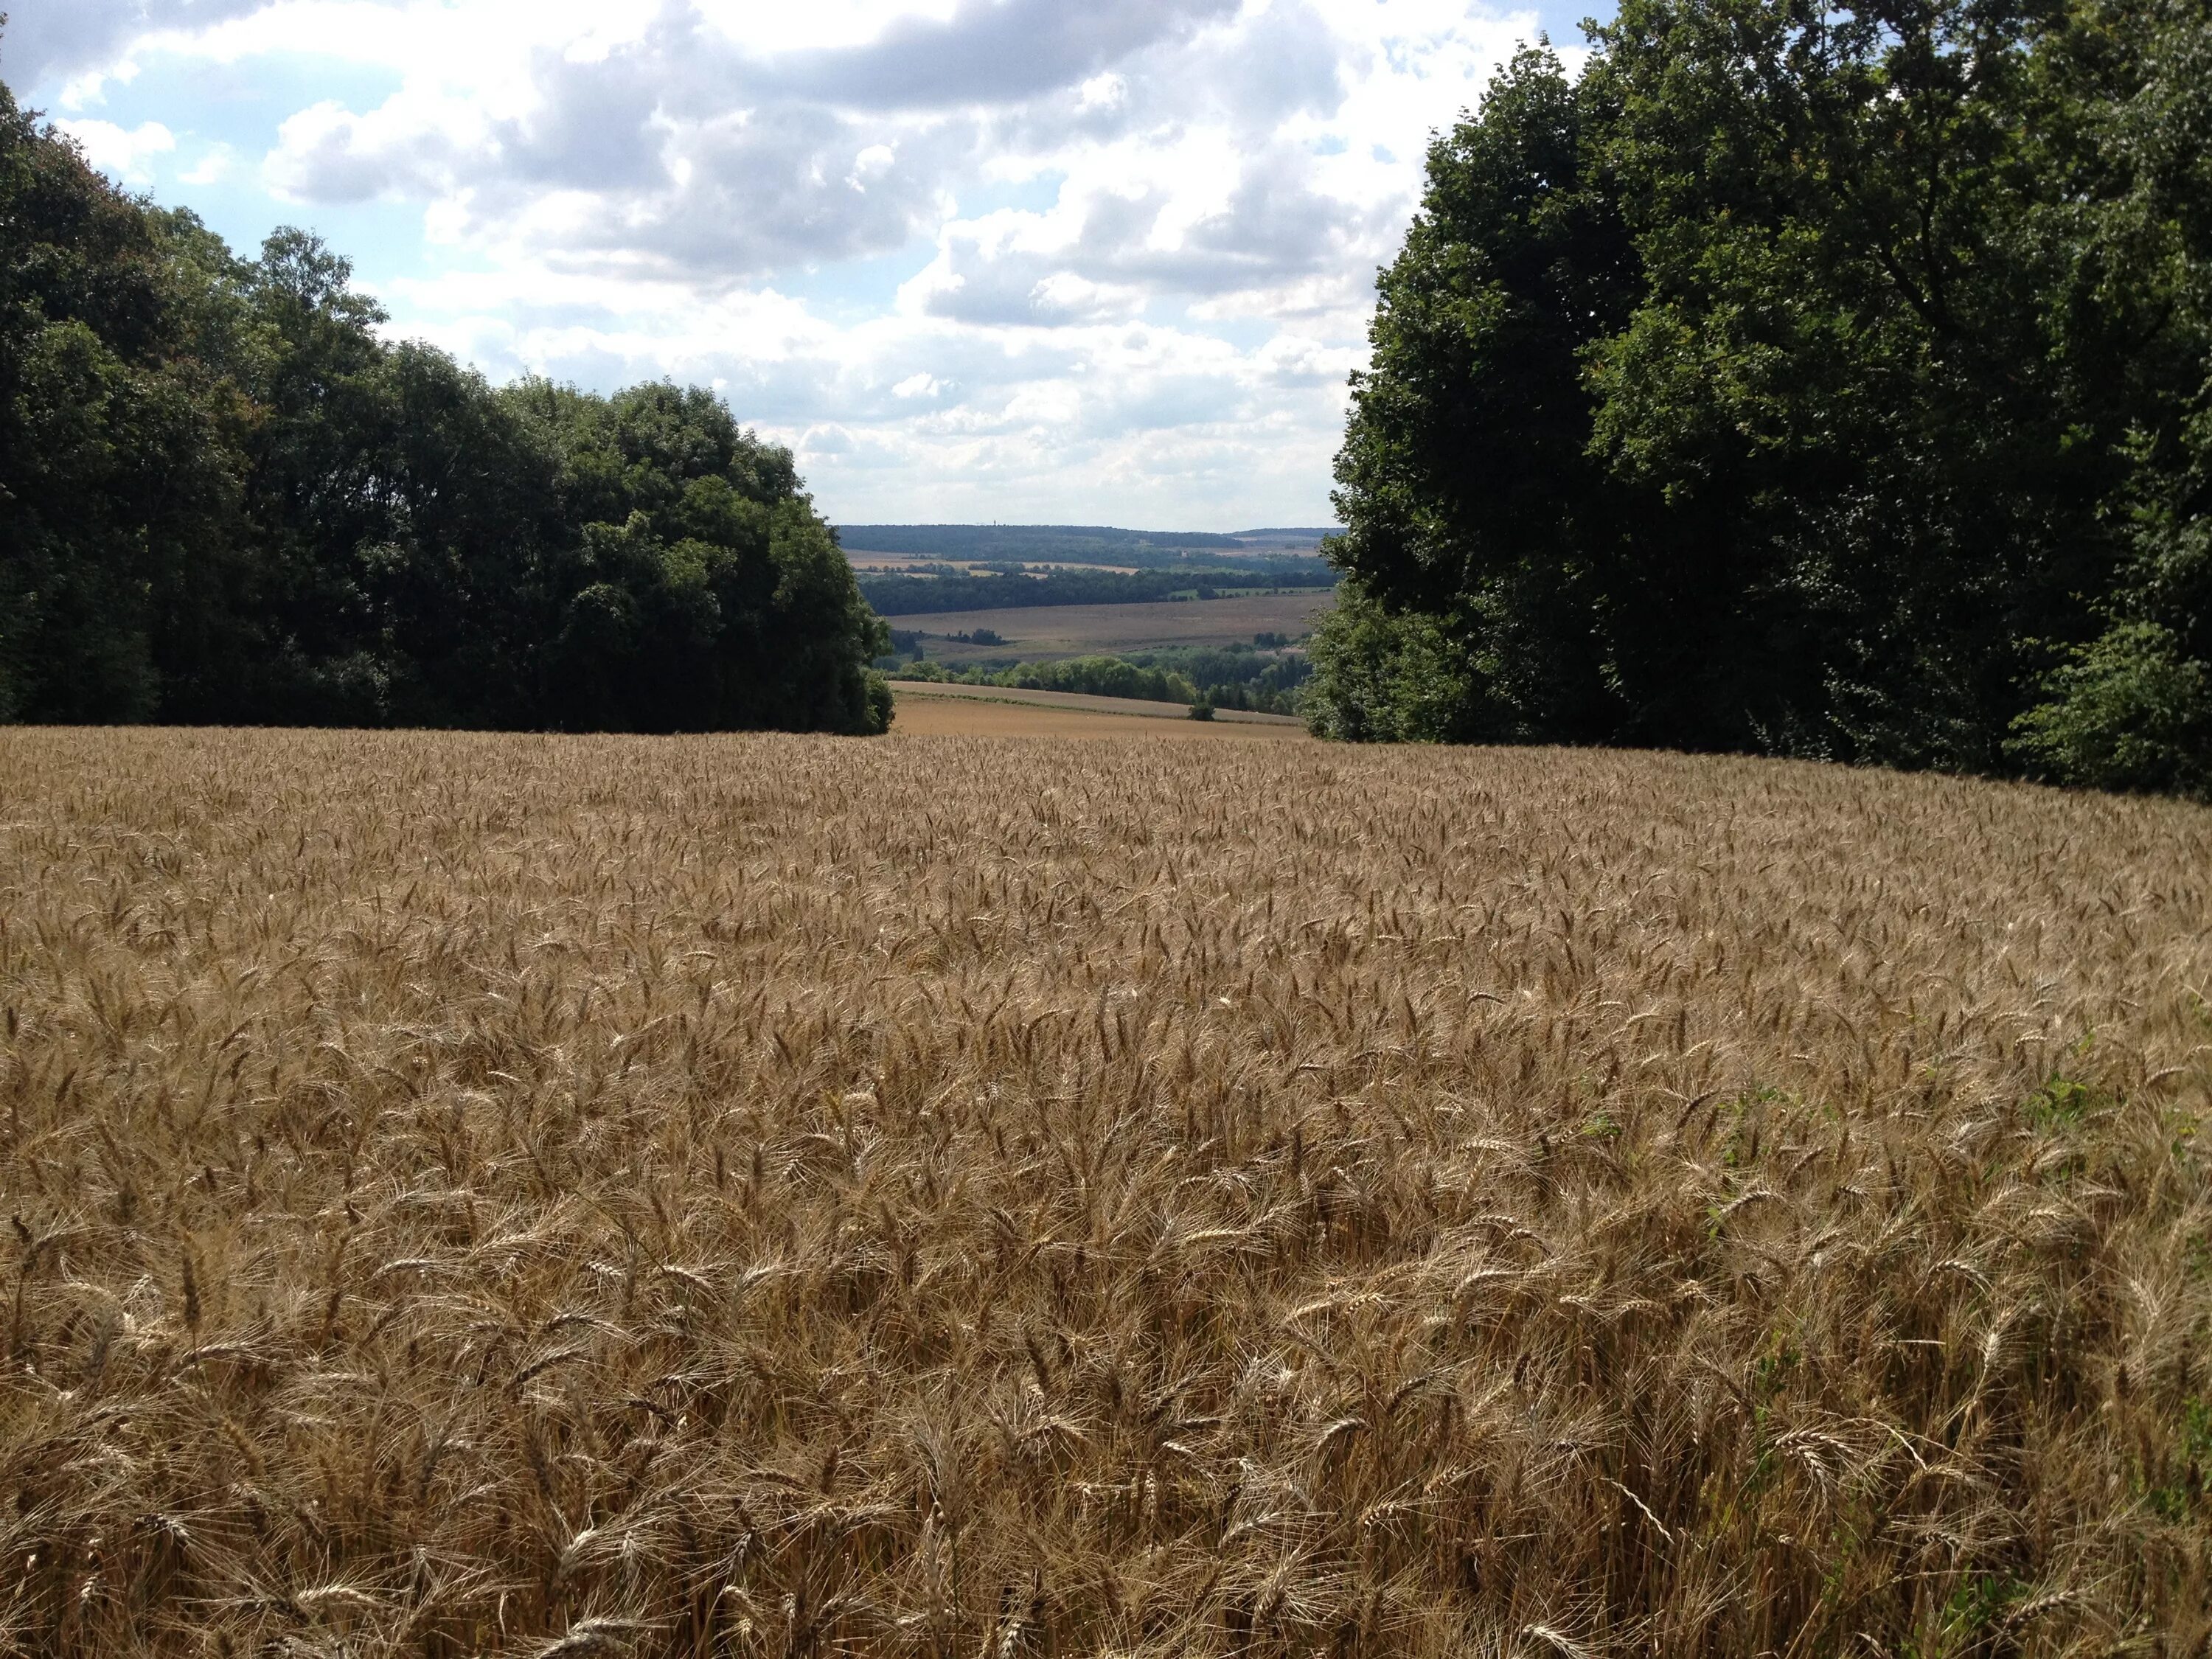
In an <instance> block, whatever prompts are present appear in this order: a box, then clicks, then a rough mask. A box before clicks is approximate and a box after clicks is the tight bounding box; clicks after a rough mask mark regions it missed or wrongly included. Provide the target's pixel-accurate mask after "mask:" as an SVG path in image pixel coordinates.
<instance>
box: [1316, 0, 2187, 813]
mask: <svg viewBox="0 0 2212 1659" xmlns="http://www.w3.org/2000/svg"><path fill="white" fill-rule="evenodd" d="M1592 46H1593V48H1594V50H1593V52H1592V54H1591V56H1590V57H1589V59H1588V60H1587V62H1586V64H1585V65H1584V67H1583V69H1582V70H1581V72H1580V73H1579V74H1577V75H1575V76H1568V75H1567V74H1566V73H1565V70H1563V68H1562V66H1561V64H1559V60H1558V59H1557V58H1556V57H1555V56H1554V55H1553V53H1552V52H1550V51H1549V50H1548V49H1546V48H1541V47H1540V48H1537V49H1534V50H1530V51H1527V52H1522V54H1520V55H1519V56H1518V57H1517V58H1516V59H1515V60H1513V62H1512V63H1511V64H1510V65H1509V66H1508V67H1507V68H1505V69H1504V70H1503V71H1502V72H1501V73H1500V74H1499V76H1498V78H1497V79H1496V80H1495V81H1494V82H1493V83H1492V86H1491V88H1490V90H1489V93H1488V95H1487V96H1486V99H1485V100H1484V101H1483V103H1482V105H1481V106H1480V111H1479V112H1476V113H1475V114H1474V115H1473V116H1472V117H1470V118H1468V119H1465V120H1463V121H1462V123H1460V124H1459V125H1457V127H1456V128H1455V130H1454V131H1451V132H1449V134H1447V135H1444V136H1443V137H1440V138H1439V139H1438V140H1437V143H1435V144H1434V145H1433V147H1432V148H1431V151H1430V154H1429V157H1428V170H1427V181H1426V189H1425V196H1424V199H1423V204H1422V207H1421V210H1420V212H1419V216H1417V218H1416V220H1415V222H1414V223H1413V228H1412V229H1411V231H1410V232H1409V234H1408V235H1407V240H1406V242H1405V245H1404V247H1403V249H1402V251H1401V252H1400V253H1399V255H1398V256H1397V258H1396V259H1395V262H1394V263H1393V264H1390V265H1389V267H1388V268H1387V269H1386V270H1384V271H1383V273H1382V275H1381V277H1380V280H1379V285H1378V300H1377V306H1376V313H1375V317H1374V320H1373V323H1372V325H1371V331H1370V337H1371V341H1372V344H1373V356H1372V366H1371V368H1370V370H1369V371H1368V372H1367V373H1366V374H1363V375H1361V376H1359V377H1358V378H1357V379H1356V381H1355V385H1354V388H1353V398H1352V413H1351V416H1350V419H1349V423H1348V427H1347V430H1346V438H1345V441H1344V445H1343V447H1342V449H1341V451H1340V454H1339V457H1338V460H1337V481H1338V485H1339V490H1338V494H1337V496H1336V501H1337V504H1338V507H1339V509H1340V516H1341V518H1342V520H1343V522H1344V524H1345V526H1346V532H1345V534H1344V535H1343V537H1342V538H1340V539H1338V540H1337V541H1335V542H1334V543H1333V544H1332V546H1331V551H1332V556H1334V559H1335V560H1336V562H1338V563H1339V564H1340V567H1341V568H1343V570H1344V571H1345V572H1346V577H1347V580H1346V582H1345V584H1344V586H1343V587H1342V589H1340V600H1339V605H1338V609H1337V611H1336V613H1335V615H1334V618H1333V619H1332V620H1331V621H1330V623H1328V626H1327V627H1326V628H1325V629H1323V630H1322V635H1321V636H1320V637H1319V638H1318V639H1317V640H1316V645H1315V658H1316V666H1317V677H1316V685H1315V689H1314V691H1313V693H1312V696H1311V698H1310V704H1309V707H1310V711H1311V715H1312V719H1313V720H1314V723H1315V725H1316V729H1318V730H1321V731H1322V732H1326V733H1329V734H1332V735H1336V736H1341V737H1346V738H1386V739H1387V738H1430V739H1449V740H1507V741H1561V742H1571V743H1632V744H1656V745H1662V746H1673V747H1680V748H1686V749H1693V750H1752V751H1758V752H1765V753H1771V754H1786V755H1802V756H1817V757H1830V758H1834V759H1840V760H1848V761H1857V762H1873V763H1886V764H1893V765H1903V766H1925V767H1939V768H1945V769H1958V770H1966V771H1974V772H1982V773H1990V774H1999V775H2007V774H2009V775H2031V776H2038V777H2043V778H2046V779H2051V780H2054V781H2069V782H2079V783H2085V784H2092V785H2100V786H2111V787H2143V788H2154V789H2171V790H2180V791H2185V792H2189V793H2200V794H2201V793H2208V792H2212V668H2208V663H2212V520H2208V516H2207V508H2208V506H2212V11H2208V7H2207V5H2206V3H2204V0H2069V3H2060V0H2026V3H2022V0H1869V3H1850V4H1838V5H1833V6H1831V5H1826V4H1821V5H1814V4H1810V3H1802V0H1623V3H1622V4H1621V5H1620V9H1619V13H1618V15H1617V17H1616V19H1615V21H1613V23H1611V24H1610V25H1608V26H1607V27H1602V28H1598V29H1596V30H1595V33H1594V34H1593V38H1592Z"/></svg>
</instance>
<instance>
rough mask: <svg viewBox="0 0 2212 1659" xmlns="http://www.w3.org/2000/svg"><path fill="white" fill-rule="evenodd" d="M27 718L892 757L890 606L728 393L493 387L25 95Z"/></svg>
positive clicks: (4, 135)
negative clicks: (206, 219)
mask: <svg viewBox="0 0 2212 1659" xmlns="http://www.w3.org/2000/svg"><path fill="white" fill-rule="evenodd" d="M0 226H5V227H6V234H5V237H4V239H0V719H7V720H38V721H108V720H166V721H220V722H234V723H242V724H324V723H327V724H344V725H427V726H489V727H500V728H559V729H568V730H627V731H648V732H675V731H702V730H717V729H726V728H735V727H768V726H773V727H785V728H792V729H798V730H818V731H830V732H878V731H881V730H883V729H884V726H886V725H887V724H888V722H889V719H890V690H889V688H888V686H887V685H886V684H885V683H884V680H883V678H882V677H881V676H880V675H878V674H875V673H873V672H872V671H871V670H870V668H869V666H868V665H869V662H870V660H871V659H872V658H874V657H876V656H877V655H878V654H880V653H883V652H884V651H885V650H887V649H888V648H889V639H888V633H887V630H886V629H884V624H883V623H881V622H880V621H878V619H877V618H876V617H875V616H874V615H873V614H872V612H871V611H869V609H868V607H867V605H866V603H865V601H864V600H863V599H861V597H860V591H859V588H858V587H857V586H856V585H855V583H854V579H853V575H852V572H851V570H850V568H848V565H847V562H846V561H845V558H844V556H843V555H842V552H841V551H840V550H839V549H838V546H837V544H836V538H835V536H834V534H833V533H832V532H831V531H830V530H829V526H827V525H826V524H824V522H823V520H822V519H821V517H820V516H819V515H818V514H817V513H816V512H815V511H814V508H813V505H812V503H811V501H810V499H809V498H808V496H807V495H806V494H805V490H804V489H803V487H802V485H801V483H800V481H799V477H798V475H797V473H796V472H795V471H794V470H793V465H792V459H791V456H790V454H789V453H787V451H785V450H783V449H781V448H779V447H775V446H774V445H772V444H769V443H764V442H763V441H760V440H759V439H758V438H757V437H756V436H754V435H753V434H751V433H750V432H749V431H747V430H745V429H744V428H741V427H740V426H739V425H738V422H737V421H736V420H735V419H734V418H733V417H732V415H731V412H730V410H728V409H727V408H726V406H725V405H724V404H723V403H722V402H721V401H720V399H719V398H716V397H715V396H714V395H713V394H712V393H710V392H705V391H702V390H698V389H696V388H693V389H685V388H679V387H678V386H671V385H666V384H656V385H645V386H634V387H632V388H630V389H629V391H626V392H620V393H617V395H615V396H613V397H611V398H605V397H598V396H594V395H592V394H589V393H586V392H579V391H576V390H574V389H573V388H570V387H566V386H554V385H551V384H549V383H547V382H544V381H542V380H527V381H525V382H523V383H521V384H519V385H516V386H507V387H501V388H495V387H493V386H489V385H488V384H487V383H486V382H485V381H484V380H483V377H481V376H480V375H478V374H476V373H474V372H473V371H471V370H470V369H468V368H465V367H463V366H462V365H460V364H459V363H457V362H454V361H453V359H452V358H450V357H448V356H446V355H445V354H444V353H442V352H440V351H437V350H435V349H432V348H430V347H428V346H427V345H422V344H420V343H399V344H393V343H387V342H386V340H385V339H384V338H383V337H381V336H380V333H379V332H378V328H379V325H380V324H381V323H382V322H383V321H384V320H385V319H384V315H383V313H382V312H381V311H380V310H379V309H378V307H377V306H376V305H375V303H374V301H372V300H370V299H368V297H367V296H365V295H362V294H360V293H358V292H356V290H355V289H353V288H352V287H351V285H350V276H351V271H350V267H349V265H348V264H347V262H346V261H345V260H344V259H343V258H340V257H338V256H337V254H336V253H334V252H331V250H330V249H328V248H327V247H325V246H323V245H322V244H321V243H320V242H319V241H318V240H316V239H315V238H314V237H313V236H310V235H307V234H304V233H302V232H300V231H295V230H285V231H280V232H278V233H277V234H276V235H274V236H272V237H270V239H269V240H268V241H267V242H266V244H264V246H263V248H262V249H261V252H260V254H259V257H258V258H254V259H240V258H235V257H234V255H233V254H232V252H231V251H230V250H229V249H228V247H226V246H224V244H223V243H222V240H221V239H220V238H218V237H216V235H214V234H212V233H211V232H210V231H209V230H208V229H207V228H206V227H205V226H204V225H203V224H202V223H201V222H199V221H198V220H197V218H195V217H194V216H192V215H191V214H189V213H185V212H179V211H163V210H160V209H157V208H155V206H153V205H152V204H149V203H148V202H145V201H143V200H141V199H139V198H137V197H131V196H129V195H126V194H125V193H124V192H122V191H119V190H118V189H117V188H116V187H115V186H113V185H111V184H110V183H108V182H107V181H106V179H103V178H102V177H101V176H100V174H99V173H96V172H94V170H93V169H92V168H91V167H88V166H87V165H86V163H85V161H84V159H83V157H82V155H81V154H80V153H79V152H78V151H77V149H76V147H75V146H74V145H73V144H72V143H70V142H69V141H68V140H67V139H66V138H65V137H61V136H60V135H58V134H57V133H56V132H55V131H52V129H51V128H46V127H42V126H41V125H40V123H39V121H38V120H37V118H36V117H35V116H34V115H33V114H31V113H29V112H25V111H23V110H21V108H20V107H19V106H17V104H16V103H15V100H14V99H13V97H12V95H11V94H9V93H8V91H7V90H6V88H0Z"/></svg>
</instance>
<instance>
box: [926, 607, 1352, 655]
mask: <svg viewBox="0 0 2212 1659" xmlns="http://www.w3.org/2000/svg"><path fill="white" fill-rule="evenodd" d="M1333 603H1334V595H1332V594H1330V593H1328V592H1325V591H1322V590H1319V589H1316V590H1311V591H1309V592H1300V593H1270V594H1260V595H1256V596H1254V597H1251V598H1239V599H1187V600H1181V601H1177V600H1171V599H1170V600H1162V601H1160V602H1159V603H1157V604H1152V605H1031V606H1024V607H1020V608H1017V609H1013V610H1008V611H928V612H925V613H923V614H922V615H920V616H908V617H893V618H892V619H891V620H892V625H893V626H894V627H896V628H898V629H915V630H917V631H919V632H921V633H924V634H927V635H932V636H933V637H932V638H931V639H930V641H929V654H930V656H931V657H932V658H933V659H937V660H939V661H941V662H945V663H949V664H951V665H953V666H955V667H959V666H963V665H966V664H969V663H971V662H1003V661H1006V660H1008V659H1012V658H1015V657H1019V658H1022V659H1026V660H1030V661H1039V662H1042V661H1050V660H1052V659H1055V658H1060V657H1080V656H1087V655H1091V654H1092V653H1121V652H1127V651H1142V650H1146V649H1148V648H1152V647H1161V646H1176V645H1237V644H1243V645H1249V644H1251V643H1252V636H1253V635H1255V634H1261V633H1273V634H1286V635H1290V636H1291V637H1292V638H1296V637H1297V635H1301V634H1303V633H1304V632H1306V631H1307V630H1308V629H1310V628H1311V627H1312V626H1313V625H1314V623H1315V620H1316V618H1317V617H1320V615H1321V613H1322V611H1326V610H1328V607H1329V606H1330V605H1332V604H1333ZM978 628H985V629H990V630H992V631H993V632H994V633H996V634H998V635H1000V637H1001V638H1003V639H1004V640H1005V641H1006V643H1005V644H1004V645H975V646H970V645H962V644H957V643H953V642H951V641H947V640H945V639H944V638H943V637H941V636H943V635H951V634H972V633H973V632H975V629H978Z"/></svg>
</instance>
